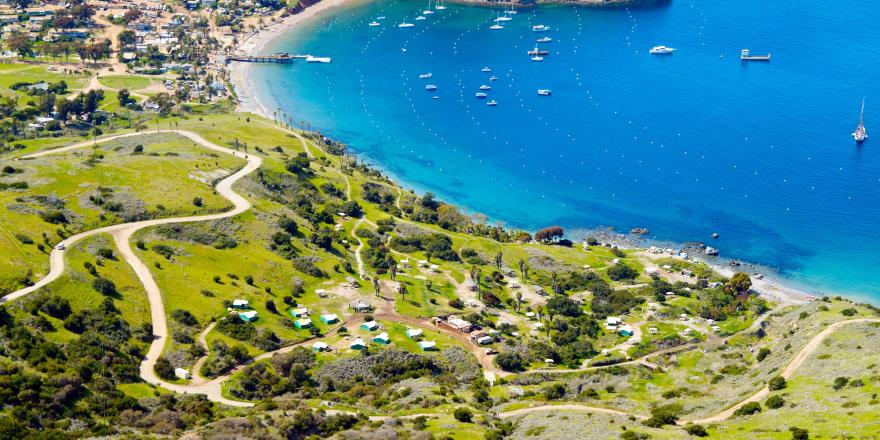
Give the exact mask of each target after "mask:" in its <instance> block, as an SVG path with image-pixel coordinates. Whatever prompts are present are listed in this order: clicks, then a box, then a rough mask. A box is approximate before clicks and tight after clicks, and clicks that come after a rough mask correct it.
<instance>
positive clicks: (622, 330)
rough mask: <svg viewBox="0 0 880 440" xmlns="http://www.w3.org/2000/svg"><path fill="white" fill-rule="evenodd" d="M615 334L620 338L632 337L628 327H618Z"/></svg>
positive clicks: (630, 328) (631, 331) (631, 330)
mask: <svg viewBox="0 0 880 440" xmlns="http://www.w3.org/2000/svg"><path fill="white" fill-rule="evenodd" d="M617 334H619V335H620V336H632V335H633V329H632V327H630V326H629V325H624V326H622V327H620V329H619V330H618V331H617Z"/></svg>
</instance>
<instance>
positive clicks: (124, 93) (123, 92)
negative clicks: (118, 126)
mask: <svg viewBox="0 0 880 440" xmlns="http://www.w3.org/2000/svg"><path fill="white" fill-rule="evenodd" d="M116 99H117V100H118V101H119V105H120V106H122V107H128V105H129V104H132V103H134V102H135V101H134V99H132V97H131V93H129V92H128V89H120V90H119V92H118V93H117V95H116Z"/></svg>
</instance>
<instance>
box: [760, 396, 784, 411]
mask: <svg viewBox="0 0 880 440" xmlns="http://www.w3.org/2000/svg"><path fill="white" fill-rule="evenodd" d="M782 405H785V399H783V398H782V396H770V397H768V398H767V401H766V402H764V406H766V407H767V408H770V409H777V408H782Z"/></svg>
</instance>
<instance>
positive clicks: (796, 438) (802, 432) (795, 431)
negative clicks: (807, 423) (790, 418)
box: [788, 426, 810, 440]
mask: <svg viewBox="0 0 880 440" xmlns="http://www.w3.org/2000/svg"><path fill="white" fill-rule="evenodd" d="M788 430H789V431H791V439H792V440H809V438H810V433H809V432H808V431H807V430H806V429H801V428H797V427H794V426H792V427H791V428H788Z"/></svg>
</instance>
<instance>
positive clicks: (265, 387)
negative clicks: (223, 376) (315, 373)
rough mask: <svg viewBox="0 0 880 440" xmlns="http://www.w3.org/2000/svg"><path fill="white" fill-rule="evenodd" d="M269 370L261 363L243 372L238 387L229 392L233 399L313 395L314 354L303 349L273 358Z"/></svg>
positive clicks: (276, 355) (299, 348)
mask: <svg viewBox="0 0 880 440" xmlns="http://www.w3.org/2000/svg"><path fill="white" fill-rule="evenodd" d="M271 364H272V366H271V368H270V367H269V366H267V365H265V364H262V363H256V364H254V365H251V366H248V367H247V368H245V370H244V372H243V374H242V376H241V379H240V380H239V381H238V383H237V385H236V386H234V387H232V388H231V389H230V392H231V393H232V395H233V396H235V397H238V398H240V399H247V400H263V399H268V398H271V397H274V396H279V395H282V394H285V393H297V392H299V391H301V390H303V391H305V392H306V393H307V394H312V393H314V392H315V391H314V388H315V385H316V383H315V381H314V380H313V379H312V376H311V373H310V370H311V369H312V367H314V366H315V354H314V353H313V352H312V351H311V350H309V349H307V348H303V347H297V348H295V349H293V350H291V351H289V352H287V353H279V354H275V355H274V356H272V360H271Z"/></svg>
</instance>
